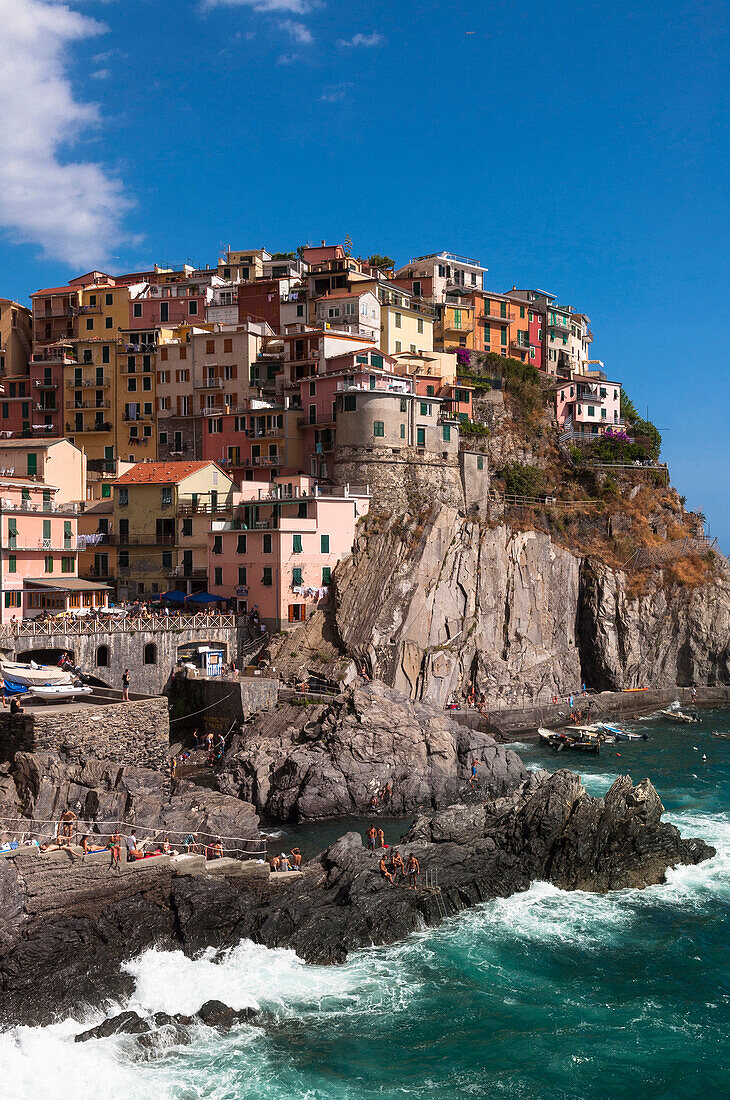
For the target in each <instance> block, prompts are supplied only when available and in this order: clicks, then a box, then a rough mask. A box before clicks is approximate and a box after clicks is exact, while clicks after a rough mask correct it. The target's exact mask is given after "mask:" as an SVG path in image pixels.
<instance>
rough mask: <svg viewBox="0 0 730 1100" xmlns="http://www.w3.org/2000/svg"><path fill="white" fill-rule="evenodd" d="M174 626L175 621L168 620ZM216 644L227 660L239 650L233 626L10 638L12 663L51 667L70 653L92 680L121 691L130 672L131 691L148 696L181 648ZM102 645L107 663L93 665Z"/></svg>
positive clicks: (158, 688)
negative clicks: (148, 659)
mask: <svg viewBox="0 0 730 1100" xmlns="http://www.w3.org/2000/svg"><path fill="white" fill-rule="evenodd" d="M173 622H174V620H173ZM209 642H220V643H222V644H223V645H224V647H225V654H224V659H225V660H228V661H229V660H231V658H232V657H236V656H237V654H238V652H239V631H238V628H237V627H211V628H210V629H206V628H203V627H201V628H198V629H195V630H183V629H180V628H176V627H174V626H173V627H172V628H162V627H160V628H159V629H155V630H128V631H123V632H120V633H117V632H115V633H112V634H107V633H99V634H89V635H75V634H50V635H47V636H43V635H42V636H38V637H35V638H16V639H14V646H15V650H14V652H15V656H14V657H13V658H12V659H14V660H21V661H25V660H29V659H30V658H31V657H32V658H33V659H34V660H36V661H38V663H39V664H48V663H53V664H55V663H56V659H57V656H58V654H59V653H60V651H61V650H64V649H65V650H66V651H67V652H68V653H70V654H71V655H72V658H73V661H74V663H75V664H77V665H78V666H79V667H80V668H81V669H83V670H84V672H87V673H89V674H90V675H92V676H95V677H97V678H98V679H99V680H101V681H102V682H103V683H104V684H107V685H109V686H110V687H117V688H121V686H122V673H123V672H124V670H125V668H128V669H129V670H130V677H131V688H132V691H137V692H140V693H144V694H147V695H159V694H160V692H162V691H164V690H165V689H166V688H167V687H168V685H169V681H170V677H171V675H172V672H173V669H174V667H175V665H176V663H177V659H178V655H179V654H178V651H179V649H180V648H181V647H182V646H186V645H191V644H198V643H200V644H205V643H209ZM147 645H154V646H156V652H155V657H156V662H155V664H145V646H147ZM101 646H106V647H107V653H108V661H109V664H108V666H106V667H103V666H99V665H98V664H97V660H98V655H99V649H100V647H101Z"/></svg>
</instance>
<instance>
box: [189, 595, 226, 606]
mask: <svg viewBox="0 0 730 1100" xmlns="http://www.w3.org/2000/svg"><path fill="white" fill-rule="evenodd" d="M227 598H228V597H227V596H211V594H210V592H193V594H192V596H188V597H187V602H188V603H225V602H226V600H227Z"/></svg>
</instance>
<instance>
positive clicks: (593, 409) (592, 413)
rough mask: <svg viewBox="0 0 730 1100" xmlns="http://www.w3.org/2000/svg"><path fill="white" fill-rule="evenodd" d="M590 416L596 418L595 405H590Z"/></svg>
mask: <svg viewBox="0 0 730 1100" xmlns="http://www.w3.org/2000/svg"><path fill="white" fill-rule="evenodd" d="M588 415H589V416H595V415H596V408H595V405H589V406H588Z"/></svg>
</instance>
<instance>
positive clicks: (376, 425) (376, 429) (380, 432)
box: [373, 420, 385, 439]
mask: <svg viewBox="0 0 730 1100" xmlns="http://www.w3.org/2000/svg"><path fill="white" fill-rule="evenodd" d="M373 435H374V436H375V437H376V438H378V439H382V438H383V437H384V436H385V423H384V421H382V420H374V421H373Z"/></svg>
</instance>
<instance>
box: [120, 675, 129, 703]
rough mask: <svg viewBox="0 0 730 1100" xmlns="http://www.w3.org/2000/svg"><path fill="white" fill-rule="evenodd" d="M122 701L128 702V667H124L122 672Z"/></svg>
mask: <svg viewBox="0 0 730 1100" xmlns="http://www.w3.org/2000/svg"><path fill="white" fill-rule="evenodd" d="M122 701H123V702H124V703H128V702H129V669H128V668H125V670H124V672H123V673H122Z"/></svg>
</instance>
